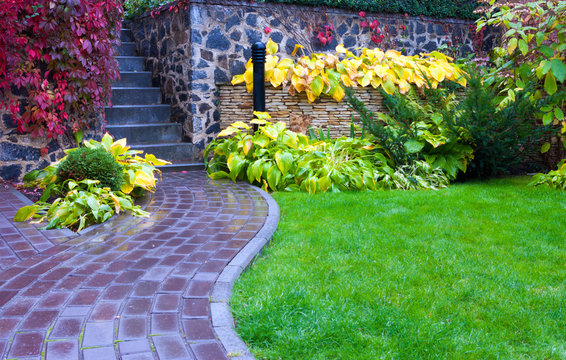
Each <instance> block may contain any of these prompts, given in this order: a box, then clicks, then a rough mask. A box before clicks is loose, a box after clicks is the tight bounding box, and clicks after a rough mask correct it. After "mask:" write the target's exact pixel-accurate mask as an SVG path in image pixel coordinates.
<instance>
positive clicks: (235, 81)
mask: <svg viewBox="0 0 566 360" xmlns="http://www.w3.org/2000/svg"><path fill="white" fill-rule="evenodd" d="M244 81H245V80H244V75H243V74H240V75H234V77H233V78H232V85H237V84H241V83H243V82H244Z"/></svg>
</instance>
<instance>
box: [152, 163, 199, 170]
mask: <svg viewBox="0 0 566 360" xmlns="http://www.w3.org/2000/svg"><path fill="white" fill-rule="evenodd" d="M157 168H158V169H159V170H161V171H162V172H180V171H199V170H204V163H202V162H186V163H174V164H168V165H162V166H158V167H157Z"/></svg>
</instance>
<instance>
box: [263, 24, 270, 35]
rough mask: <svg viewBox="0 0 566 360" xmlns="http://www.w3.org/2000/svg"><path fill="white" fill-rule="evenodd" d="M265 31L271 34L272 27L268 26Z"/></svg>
mask: <svg viewBox="0 0 566 360" xmlns="http://www.w3.org/2000/svg"><path fill="white" fill-rule="evenodd" d="M263 31H265V33H266V34H269V33H270V32H271V28H270V27H269V26H266V27H265V29H263Z"/></svg>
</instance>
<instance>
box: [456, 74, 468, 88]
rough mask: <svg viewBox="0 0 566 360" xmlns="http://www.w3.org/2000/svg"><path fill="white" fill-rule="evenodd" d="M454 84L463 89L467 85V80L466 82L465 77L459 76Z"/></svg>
mask: <svg viewBox="0 0 566 360" xmlns="http://www.w3.org/2000/svg"><path fill="white" fill-rule="evenodd" d="M456 82H457V83H458V84H460V85H462V86H463V87H466V86H467V85H468V80H466V77H465V76H460V77H459V78H458V79H456Z"/></svg>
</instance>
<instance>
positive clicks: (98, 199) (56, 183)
mask: <svg viewBox="0 0 566 360" xmlns="http://www.w3.org/2000/svg"><path fill="white" fill-rule="evenodd" d="M84 146H85V147H83V148H74V149H69V150H67V154H68V155H67V156H66V157H64V158H63V159H61V160H59V162H57V163H55V164H51V165H50V166H47V167H46V168H44V169H42V170H34V171H31V172H29V173H27V174H26V175H25V176H24V182H26V183H27V184H29V185H32V186H37V187H40V188H43V189H45V190H44V191H43V194H42V196H41V199H40V200H39V201H38V202H37V203H36V204H34V205H31V206H28V207H24V208H22V209H20V211H19V212H18V213H17V214H16V217H15V218H14V220H15V221H25V220H27V219H29V218H30V217H35V218H37V219H39V220H38V222H42V221H44V220H48V221H49V225H48V226H47V228H49V229H50V228H60V227H70V228H72V229H73V230H77V229H78V230H80V229H82V228H84V227H85V226H89V225H92V224H95V223H99V222H104V221H106V220H108V219H109V218H110V217H111V216H112V215H113V214H114V213H119V212H120V211H122V210H124V211H126V210H127V211H131V212H132V213H133V214H134V215H135V216H146V215H147V213H145V212H144V211H142V210H141V209H140V208H139V207H137V206H134V205H133V200H132V196H140V195H142V194H143V193H144V192H145V191H151V192H153V191H154V190H155V186H156V183H157V178H156V177H155V173H160V171H159V169H157V168H156V167H155V166H158V165H164V164H168V163H169V162H167V161H164V160H160V159H157V158H156V157H155V156H154V155H151V154H145V156H144V157H143V158H142V157H140V156H138V154H141V153H142V151H139V150H130V148H129V147H128V146H126V139H120V140H117V141H113V140H112V137H111V136H110V135H109V134H106V135H104V136H103V137H102V140H101V141H100V142H99V141H95V140H89V141H85V142H84ZM101 153H105V154H107V156H106V155H101ZM83 154H86V155H85V156H84V157H83V156H82V155H83ZM89 154H95V155H94V156H95V157H98V158H104V159H105V160H104V161H105V162H106V166H108V168H104V167H102V165H101V166H98V165H96V166H93V168H95V169H97V170H96V171H95V172H93V173H88V174H87V175H88V176H95V175H96V176H98V174H103V175H104V176H103V177H105V180H106V181H110V180H111V181H114V180H113V179H110V180H109V179H108V178H107V176H106V175H108V173H104V171H103V170H106V171H108V170H109V169H110V168H111V167H115V165H111V164H110V160H111V163H113V164H118V168H119V169H121V171H120V172H119V173H116V175H115V177H116V178H117V179H120V180H119V182H118V181H117V180H116V183H119V184H120V185H119V186H117V187H114V188H113V189H110V188H109V187H107V186H106V185H104V184H102V183H101V182H100V181H99V180H98V179H90V178H88V177H87V178H84V180H83V178H79V179H78V180H80V181H75V180H72V179H74V178H72V177H71V179H69V180H64V178H63V177H61V176H58V173H59V168H60V167H61V165H62V164H64V163H66V162H67V159H69V158H71V157H77V158H78V159H77V160H76V161H74V162H73V164H76V163H78V165H72V166H69V165H65V166H64V167H63V174H64V175H75V169H80V170H81V171H82V170H84V171H90V170H89V167H90V166H91V165H92V164H91V163H88V161H87V159H86V158H87V156H92V155H89ZM69 169H70V170H69ZM67 177H70V176H67ZM118 189H119V190H120V191H118ZM52 195H61V197H59V198H57V199H56V200H55V201H54V202H53V204H49V203H46V201H47V200H48V199H49V198H50V196H52ZM93 199H94V200H93ZM78 230H77V231H78Z"/></svg>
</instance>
